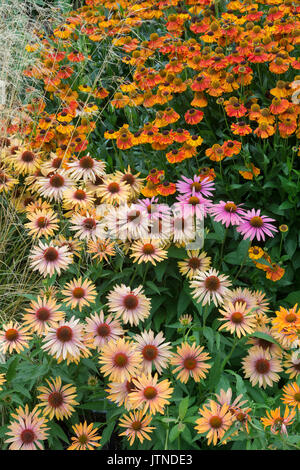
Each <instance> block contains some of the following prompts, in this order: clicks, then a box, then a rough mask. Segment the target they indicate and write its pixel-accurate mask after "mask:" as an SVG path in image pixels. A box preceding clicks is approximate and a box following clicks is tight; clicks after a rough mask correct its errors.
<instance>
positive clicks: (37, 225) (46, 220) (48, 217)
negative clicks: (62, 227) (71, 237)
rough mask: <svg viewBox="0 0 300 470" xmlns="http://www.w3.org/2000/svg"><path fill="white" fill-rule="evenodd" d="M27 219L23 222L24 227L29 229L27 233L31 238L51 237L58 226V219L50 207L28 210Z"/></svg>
mask: <svg viewBox="0 0 300 470" xmlns="http://www.w3.org/2000/svg"><path fill="white" fill-rule="evenodd" d="M27 219H29V220H30V222H28V223H26V224H24V227H26V228H27V229H29V231H28V234H29V235H31V236H32V237H33V238H40V237H45V238H48V237H52V236H53V235H54V232H55V231H56V230H58V228H59V226H58V222H59V219H58V217H57V214H56V213H55V212H54V211H53V210H52V209H48V210H36V211H34V212H28V213H27Z"/></svg>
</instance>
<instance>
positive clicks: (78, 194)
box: [74, 189, 86, 201]
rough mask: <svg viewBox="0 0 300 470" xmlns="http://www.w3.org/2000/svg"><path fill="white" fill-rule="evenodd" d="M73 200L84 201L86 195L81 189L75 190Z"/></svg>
mask: <svg viewBox="0 0 300 470" xmlns="http://www.w3.org/2000/svg"><path fill="white" fill-rule="evenodd" d="M74 198H75V199H77V200H78V201H84V200H85V199H86V193H85V191H83V190H82V189H77V190H76V191H75V193H74Z"/></svg>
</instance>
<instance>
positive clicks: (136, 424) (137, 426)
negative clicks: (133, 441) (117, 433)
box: [131, 421, 142, 431]
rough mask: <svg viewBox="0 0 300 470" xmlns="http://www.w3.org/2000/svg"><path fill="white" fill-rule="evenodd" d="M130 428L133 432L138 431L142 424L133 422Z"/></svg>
mask: <svg viewBox="0 0 300 470" xmlns="http://www.w3.org/2000/svg"><path fill="white" fill-rule="evenodd" d="M131 427H132V429H133V430H134V431H139V430H140V429H142V423H141V422H140V421H134V422H133V423H132V424H131Z"/></svg>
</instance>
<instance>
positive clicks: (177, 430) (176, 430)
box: [169, 423, 185, 442]
mask: <svg viewBox="0 0 300 470" xmlns="http://www.w3.org/2000/svg"><path fill="white" fill-rule="evenodd" d="M184 429H185V424H183V423H178V424H176V425H175V426H174V427H173V428H172V429H171V432H170V434H169V440H170V442H173V441H175V439H176V438H177V437H178V436H179V434H180V433H182V432H183V431H184Z"/></svg>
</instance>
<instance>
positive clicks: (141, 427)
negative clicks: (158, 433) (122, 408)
mask: <svg viewBox="0 0 300 470" xmlns="http://www.w3.org/2000/svg"><path fill="white" fill-rule="evenodd" d="M151 420H152V416H151V415H150V414H146V413H145V412H144V411H143V410H139V411H132V412H130V413H129V415H123V416H122V418H120V421H119V426H120V427H122V428H126V430H125V431H124V432H122V433H120V434H119V436H126V437H127V439H128V440H129V445H131V446H132V444H133V443H134V441H135V439H136V438H137V439H138V440H139V441H140V443H141V444H142V443H143V442H144V439H147V440H148V441H151V437H150V436H149V434H148V433H151V432H152V431H153V429H155V427H153V426H149V424H150V423H151Z"/></svg>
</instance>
